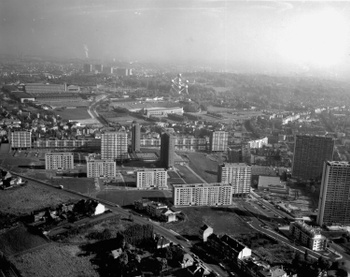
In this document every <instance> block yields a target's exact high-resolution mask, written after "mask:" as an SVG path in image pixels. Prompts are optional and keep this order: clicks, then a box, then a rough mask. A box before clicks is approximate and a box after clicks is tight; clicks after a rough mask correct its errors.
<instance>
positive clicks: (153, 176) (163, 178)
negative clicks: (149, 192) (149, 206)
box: [136, 168, 168, 189]
mask: <svg viewBox="0 0 350 277" xmlns="http://www.w3.org/2000/svg"><path fill="white" fill-rule="evenodd" d="M136 187H137V188H143V189H153V188H157V189H164V188H168V187H167V172H166V171H165V170H164V169H163V168H152V169H141V170H138V171H137V172H136Z"/></svg>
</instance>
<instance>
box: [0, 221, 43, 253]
mask: <svg viewBox="0 0 350 277" xmlns="http://www.w3.org/2000/svg"><path fill="white" fill-rule="evenodd" d="M46 243H47V241H46V240H45V239H44V238H42V237H40V236H36V235H33V234H31V233H30V232H28V231H27V229H26V228H25V227H24V226H23V225H19V226H17V227H15V228H13V229H10V230H8V231H7V232H5V233H3V234H1V235H0V250H1V251H2V252H3V253H4V254H5V255H8V256H10V255H14V254H17V253H20V252H22V251H25V250H28V249H31V248H33V247H38V246H40V245H45V244H46Z"/></svg>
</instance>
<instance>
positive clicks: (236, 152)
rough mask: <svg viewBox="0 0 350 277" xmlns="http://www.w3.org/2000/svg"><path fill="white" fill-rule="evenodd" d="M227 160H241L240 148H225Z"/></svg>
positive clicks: (235, 161)
mask: <svg viewBox="0 0 350 277" xmlns="http://www.w3.org/2000/svg"><path fill="white" fill-rule="evenodd" d="M227 160H228V162H229V163H240V162H242V149H241V148H239V149H237V148H230V147H228V148H227Z"/></svg>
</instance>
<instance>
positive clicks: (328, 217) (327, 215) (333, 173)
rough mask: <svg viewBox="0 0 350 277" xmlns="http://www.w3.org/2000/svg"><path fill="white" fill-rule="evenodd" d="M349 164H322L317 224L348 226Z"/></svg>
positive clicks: (349, 222)
mask: <svg viewBox="0 0 350 277" xmlns="http://www.w3.org/2000/svg"><path fill="white" fill-rule="evenodd" d="M349 184H350V163H349V162H347V161H327V162H325V163H324V167H323V173H322V181H321V191H320V197H319V201H318V215H317V224H319V225H320V226H322V225H323V224H326V225H331V224H335V225H350V191H349Z"/></svg>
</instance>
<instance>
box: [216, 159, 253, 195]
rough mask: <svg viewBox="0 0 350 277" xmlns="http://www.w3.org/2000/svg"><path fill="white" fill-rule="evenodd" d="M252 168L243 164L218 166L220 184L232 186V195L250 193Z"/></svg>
mask: <svg viewBox="0 0 350 277" xmlns="http://www.w3.org/2000/svg"><path fill="white" fill-rule="evenodd" d="M251 177H252V173H251V167H250V166H248V165H246V164H243V163H225V164H222V165H219V166H218V182H220V183H224V184H231V185H232V194H233V195H235V196H244V195H247V194H249V193H250V182H251Z"/></svg>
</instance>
